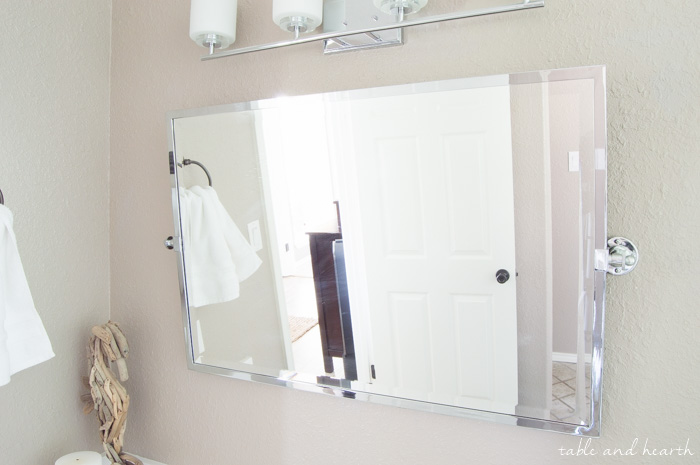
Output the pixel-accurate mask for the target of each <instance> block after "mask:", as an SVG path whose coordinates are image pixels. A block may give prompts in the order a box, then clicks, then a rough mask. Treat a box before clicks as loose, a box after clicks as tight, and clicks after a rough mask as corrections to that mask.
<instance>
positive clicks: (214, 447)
mask: <svg viewBox="0 0 700 465" xmlns="http://www.w3.org/2000/svg"><path fill="white" fill-rule="evenodd" d="M240 5H241V8H243V10H242V11H241V14H240V15H239V22H241V23H242V24H243V25H244V26H245V27H246V28H252V27H255V26H256V24H255V22H257V21H260V22H267V21H268V18H267V17H261V18H257V17H255V16H254V15H253V14H252V13H251V12H250V10H249V8H250V5H251V2H240ZM188 10H189V2H187V1H186V0H177V1H172V2H167V3H166V2H136V1H133V0H132V1H117V2H115V3H114V12H113V13H114V14H113V62H112V92H113V94H112V102H113V104H112V113H111V115H112V119H111V172H110V173H111V177H110V185H111V197H110V202H111V218H112V234H111V278H112V280H111V286H112V294H111V296H112V311H113V317H114V318H116V319H117V320H119V321H121V322H122V323H123V324H124V325H125V326H126V328H127V329H128V330H129V334H130V336H131V339H132V345H133V348H134V350H133V358H132V359H130V363H131V367H132V380H131V387H132V395H133V416H132V417H130V431H129V432H128V433H127V439H126V440H127V445H128V447H129V448H131V449H132V450H134V451H135V452H137V453H140V454H143V455H146V456H148V457H153V458H155V459H157V460H160V461H162V462H165V463H168V464H170V465H184V464H186V463H203V464H207V465H224V464H230V463H236V464H257V463H281V464H302V463H303V464H325V463H334V464H356V463H363V462H364V463H378V464H392V465H393V464H424V463H440V464H464V463H483V464H501V463H539V464H554V463H650V464H652V463H692V460H691V458H690V457H684V458H675V459H669V458H666V459H664V458H659V457H656V458H653V457H648V456H647V457H642V456H640V455H637V456H636V457H622V458H621V457H602V456H598V457H594V458H592V457H590V456H589V457H581V458H579V459H575V458H574V459H570V460H564V459H563V458H562V457H561V456H560V452H559V450H558V449H559V448H560V447H567V448H568V447H576V446H577V445H578V443H579V441H578V439H575V438H573V437H569V436H564V435H556V434H552V433H544V432H539V431H534V430H528V429H523V428H516V427H512V426H504V425H497V424H491V423H483V422H477V421H472V420H464V419H458V418H452V417H444V416H438V415H432V414H427V413H419V412H414V411H406V410H399V409H394V408H389V407H383V406H376V405H370V404H366V403H361V402H353V401H349V400H343V399H334V398H329V397H324V396H319V395H314V394H310V393H301V392H294V391H291V390H286V389H281V388H275V387H268V386H261V385H256V384H252V383H246V382H242V381H234V380H229V379H225V378H221V377H215V376H212V375H206V374H201V373H195V372H192V371H188V370H187V369H186V366H185V349H184V343H183V337H182V335H183V333H182V326H181V319H180V307H179V298H178V294H177V286H178V284H177V273H176V266H175V256H174V254H172V253H171V252H168V251H166V250H165V248H163V246H162V240H163V238H164V237H165V236H167V235H169V234H170V233H171V231H172V220H171V213H170V212H171V207H170V194H169V178H168V172H167V162H166V155H167V139H166V123H165V112H166V111H168V110H173V109H178V108H190V107H199V106H205V105H212V104H218V103H230V102H239V101H246V100H253V99H258V98H264V97H271V96H275V95H278V94H281V93H285V94H303V93H311V92H320V91H331V90H342V89H349V88H357V87H366V86H376V85H389V84H398V83H406V82H411V81H424V80H433V79H447V78H454V77H462V76H476V75H488V74H497V73H504V72H514V71H528V70H535V69H547V68H557V67H568V66H579V65H590V64H607V65H608V67H609V68H608V96H609V100H608V116H609V121H608V127H609V132H610V134H609V142H610V144H609V147H610V156H609V169H610V176H609V181H610V188H609V206H610V208H609V232H610V235H615V234H624V235H627V236H628V237H630V238H632V239H633V240H635V241H636V243H637V244H638V245H639V246H640V248H641V250H642V254H643V258H642V262H641V263H640V265H639V267H638V268H637V270H636V271H635V272H634V273H633V274H632V275H629V276H626V277H620V278H613V279H610V280H609V287H608V291H609V293H608V298H607V302H608V308H607V316H606V361H605V379H604V391H605V401H604V424H603V438H602V439H600V440H597V441H595V442H594V444H593V446H594V447H595V448H596V449H598V450H599V454H602V448H605V447H619V448H623V449H626V448H629V447H630V445H631V442H632V441H633V439H634V438H635V437H637V438H640V440H642V442H643V441H644V439H646V438H649V443H650V444H651V445H653V446H654V447H657V448H658V447H678V446H683V445H685V442H686V439H690V446H691V449H693V450H694V452H695V454H696V455H695V457H694V458H695V459H697V457H698V456H700V436H698V429H697V425H696V421H697V417H698V416H699V415H700V409H699V407H698V402H697V399H696V398H695V397H694V396H695V395H694V394H692V392H693V390H694V389H695V387H696V386H697V385H698V383H700V375H699V374H698V371H697V369H695V368H692V367H695V366H697V364H698V362H700V360H699V359H698V354H699V353H700V350H699V349H700V347H699V344H698V339H697V335H696V332H697V328H698V325H699V324H700V320H699V316H698V312H697V311H696V308H695V307H696V305H697V302H696V301H697V295H698V290H699V287H698V282H697V278H695V277H694V276H692V275H691V273H689V272H686V271H685V270H687V269H694V268H695V266H694V265H695V263H696V262H697V261H698V260H700V250H699V249H698V245H697V242H696V241H694V237H695V236H696V235H697V231H698V227H700V205H699V203H700V201H699V200H698V198H699V197H700V195H699V194H700V193H699V192H698V181H700V173H699V172H700V156H699V155H700V154H699V153H698V146H700V140H699V136H698V135H699V134H700V116H699V115H700V113H699V112H698V111H697V109H696V106H697V103H698V102H699V101H700V90H699V88H698V75H700V57H699V56H698V55H699V54H700V52H699V50H700V48H699V47H698V42H699V39H700V36H699V34H698V29H697V25H696V24H694V22H695V19H696V18H698V17H699V15H700V4H699V3H698V2H696V1H690V0H686V1H682V0H676V1H672V2H663V3H660V2H652V1H646V2H640V1H638V0H618V1H615V2H610V1H606V0H578V1H575V2H573V1H568V0H547V6H546V7H545V8H544V9H536V10H531V11H527V12H521V13H510V14H504V15H500V16H497V17H482V18H475V19H471V20H463V21H457V22H452V23H446V24H442V25H430V26H424V27H420V28H415V29H411V30H409V31H408V33H407V36H408V41H407V43H406V45H404V46H403V47H397V48H392V49H387V50H376V51H368V52H357V53H351V54H344V55H340V56H331V57H324V56H323V55H322V54H321V52H320V48H319V45H318V44H310V45H304V46H297V47H293V48H287V49H284V50H277V51H267V52H261V53H257V54H252V55H246V56H241V57H235V58H227V59H223V60H216V61H213V62H206V63H201V62H199V61H198V57H199V55H200V54H201V53H202V50H201V49H198V48H196V47H195V46H194V45H193V44H192V43H190V40H189V38H188V37H187V30H188ZM265 24H266V23H265ZM667 241H672V244H673V245H670V246H669V244H668V242H667ZM684 243H685V244H688V245H682V244H684ZM637 452H638V454H640V453H641V452H640V449H638V450H637Z"/></svg>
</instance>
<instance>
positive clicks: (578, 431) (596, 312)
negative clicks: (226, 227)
mask: <svg viewBox="0 0 700 465" xmlns="http://www.w3.org/2000/svg"><path fill="white" fill-rule="evenodd" d="M490 78H492V77H483V78H482V77H478V78H462V79H453V80H449V81H438V82H424V83H416V84H408V85H399V86H390V87H382V88H370V89H361V90H351V91H345V92H335V93H327V94H324V98H325V99H328V100H340V99H344V98H346V96H347V95H352V96H355V97H366V96H372V95H377V94H380V93H381V95H397V94H412V93H424V92H431V91H436V90H449V89H464V88H474V87H485V86H489V85H490V84H492V82H493V80H492V79H490ZM497 78H499V79H504V78H505V79H506V81H505V82H509V84H510V85H512V84H536V83H544V82H555V81H567V80H582V79H590V80H592V81H593V84H594V125H595V126H594V128H595V129H594V131H595V134H594V144H595V155H596V160H595V187H594V189H595V205H596V206H595V232H594V243H595V249H596V252H599V251H602V250H607V249H608V240H607V121H606V84H605V67H604V66H590V67H580V68H570V69H559V70H547V71H535V72H526V73H515V74H510V75H504V76H497ZM501 82H502V81H501ZM291 98H294V97H291ZM271 102H272V101H271V100H260V101H256V102H247V103H237V104H231V105H220V106H215V107H208V108H200V109H193V110H180V111H173V112H169V113H168V114H167V121H168V144H169V155H168V160H169V167H170V180H171V188H172V192H171V193H172V205H173V221H174V231H175V234H174V235H173V237H169V238H168V241H167V242H166V246H167V247H168V248H170V249H174V250H175V251H176V252H177V267H178V275H179V283H180V287H179V290H180V302H181V308H182V321H183V332H184V336H185V343H186V344H187V347H188V351H187V365H188V368H189V369H190V370H194V371H198V372H202V373H209V374H215V375H219V376H225V377H228V378H233V379H239V380H245V381H253V382H257V383H263V384H268V385H275V386H284V387H289V388H293V389H298V390H301V391H306V392H316V393H320V394H325V395H330V396H335V397H343V398H346V399H356V400H363V401H367V402H372V403H376V404H381V405H389V406H394V407H401V408H408V409H412V410H419V411H424V412H433V413H439V414H444V415H451V416H457V417H462V418H470V419H475V420H487V421H492V422H497V423H502V424H510V425H517V426H524V427H528V428H535V429H540V430H545V431H553V432H557V433H565V434H571V435H575V436H583V437H599V436H600V432H601V418H602V411H601V407H602V375H603V335H604V318H605V277H606V273H607V272H606V271H605V269H598V267H596V270H595V272H594V273H595V277H594V281H595V293H594V294H595V295H594V308H593V326H592V353H591V356H592V360H591V387H590V400H591V404H590V423H589V424H588V425H579V424H573V423H564V422H560V421H554V420H545V419H539V418H530V417H524V416H518V415H509V414H503V413H495V412H488V411H481V410H475V409H468V408H464V407H455V406H448V405H442V404H434V403H429V402H423V401H415V400H408V399H402V398H396V397H390V396H386V395H381V394H371V393H367V392H361V391H353V390H351V389H349V382H347V383H344V382H343V380H340V381H339V383H338V384H339V385H338V386H329V385H325V384H324V385H319V384H313V383H310V382H305V381H297V380H289V379H284V378H276V377H274V376H267V375H260V374H254V373H248V372H242V371H237V370H231V369H225V368H221V367H216V366H210V365H202V364H197V363H195V362H194V352H193V337H192V332H191V328H190V324H189V322H190V310H189V307H188V303H187V302H188V300H187V291H186V286H184V285H183V284H184V283H185V263H184V256H183V244H182V230H181V225H180V205H179V194H178V193H179V187H180V186H179V179H178V176H177V173H176V171H177V170H176V167H177V160H176V158H175V152H176V146H175V133H174V130H175V120H177V119H178V118H184V117H192V116H201V115H208V114H215V113H222V112H232V111H233V112H236V111H245V110H256V109H263V108H269V107H271V106H272V103H271Z"/></svg>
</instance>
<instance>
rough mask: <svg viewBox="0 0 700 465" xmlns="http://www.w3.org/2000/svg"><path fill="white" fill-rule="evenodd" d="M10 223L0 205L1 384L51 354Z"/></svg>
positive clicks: (6, 211) (10, 218)
mask: <svg viewBox="0 0 700 465" xmlns="http://www.w3.org/2000/svg"><path fill="white" fill-rule="evenodd" d="M12 226H13V218H12V212H11V211H10V210H9V209H8V208H7V207H5V206H4V205H0V386H4V385H5V384H7V383H9V382H10V376H11V375H13V374H15V373H17V372H18V371H21V370H24V369H25V368H29V367H31V366H34V365H37V364H39V363H41V362H45V361H46V360H48V359H50V358H51V357H53V356H54V353H53V349H52V348H51V342H50V341H49V336H48V335H47V334H46V330H45V329H44V325H43V324H42V322H41V318H39V314H38V313H37V312H36V309H35V308H34V301H33V300H32V294H31V292H30V290H29V285H28V284H27V278H26V277H25V275H24V268H22V262H21V260H20V257H19V252H18V250H17V239H16V238H15V233H14V231H13V229H12Z"/></svg>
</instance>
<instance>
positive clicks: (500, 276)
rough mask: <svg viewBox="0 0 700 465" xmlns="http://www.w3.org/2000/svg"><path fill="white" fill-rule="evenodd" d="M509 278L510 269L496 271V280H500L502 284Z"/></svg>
mask: <svg viewBox="0 0 700 465" xmlns="http://www.w3.org/2000/svg"><path fill="white" fill-rule="evenodd" d="M509 279H510V273H508V270H498V271H496V281H498V282H499V283H500V284H503V283H505V282H506V281H508V280H509Z"/></svg>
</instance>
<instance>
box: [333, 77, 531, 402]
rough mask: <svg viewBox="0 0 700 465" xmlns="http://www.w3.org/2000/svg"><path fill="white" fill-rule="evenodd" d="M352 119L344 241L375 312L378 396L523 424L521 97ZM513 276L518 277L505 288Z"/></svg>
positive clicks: (403, 104)
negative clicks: (513, 119) (515, 101)
mask: <svg viewBox="0 0 700 465" xmlns="http://www.w3.org/2000/svg"><path fill="white" fill-rule="evenodd" d="M346 111H349V114H346V116H347V119H348V120H349V121H347V123H350V124H351V125H352V129H353V141H352V142H351V143H352V147H350V148H349V149H348V150H344V151H343V152H344V154H343V155H342V161H341V165H342V168H343V175H342V176H341V179H342V180H344V181H341V183H342V184H344V186H342V187H343V188H342V193H343V195H342V199H341V211H342V217H343V218H342V220H343V235H344V238H345V241H346V243H348V242H349V243H350V244H349V246H350V247H351V248H352V251H351V252H350V253H351V254H354V255H352V256H349V257H348V259H347V260H348V274H349V276H348V279H349V280H350V286H351V289H350V291H351V294H354V295H356V296H357V297H356V299H355V301H354V302H353V304H354V306H353V312H354V314H355V313H357V312H361V311H362V309H366V310H367V311H366V320H367V321H368V322H369V324H370V325H371V334H372V335H371V340H370V341H368V342H369V344H370V349H369V352H368V364H370V365H373V366H374V379H370V382H371V383H372V387H371V389H372V391H374V392H378V393H384V394H389V395H394V396H399V397H407V398H412V399H421V400H426V401H430V402H437V403H446V404H455V405H461V406H465V407H470V408H477V409H487V410H494V411H499V412H504V413H514V408H515V405H516V404H517V401H518V372H517V326H516V325H517V322H516V301H515V297H516V295H515V237H514V219H513V174H512V149H511V133H510V131H511V129H510V93H509V89H508V86H502V87H496V88H487V89H470V90H464V91H461V92H459V93H455V92H451V93H449V94H446V93H441V92H436V93H433V94H422V95H417V96H410V97H406V96H403V97H400V98H393V97H391V98H378V99H367V100H363V101H359V102H354V103H352V104H350V105H349V106H348V107H346ZM423 114H433V115H439V116H438V117H435V118H433V119H431V120H429V121H426V119H425V118H423V117H421V115H423ZM347 142H348V143H350V141H347ZM499 269H505V270H508V271H509V272H510V276H511V278H510V280H509V281H507V282H506V283H504V284H499V283H498V282H497V281H496V272H497V270H499ZM363 270H364V271H363ZM351 306H352V305H351ZM357 307H360V308H357ZM353 318H354V317H353ZM368 376H369V375H368Z"/></svg>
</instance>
